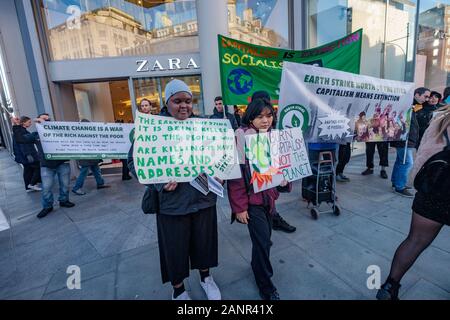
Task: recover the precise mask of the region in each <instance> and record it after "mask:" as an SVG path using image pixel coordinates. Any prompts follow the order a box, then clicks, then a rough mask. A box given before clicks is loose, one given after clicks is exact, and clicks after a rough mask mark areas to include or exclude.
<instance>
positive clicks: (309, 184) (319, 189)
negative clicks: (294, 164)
mask: <svg viewBox="0 0 450 320" xmlns="http://www.w3.org/2000/svg"><path fill="white" fill-rule="evenodd" d="M310 160H311V159H310ZM311 169H312V173H313V174H312V176H309V177H307V178H304V179H303V181H302V196H303V199H305V200H306V201H307V202H308V208H309V207H310V205H311V204H312V208H311V216H312V218H313V219H314V220H317V219H318V218H319V215H320V214H322V213H333V214H334V215H336V216H339V215H340V214H341V210H340V209H339V207H338V206H337V205H336V170H335V168H334V161H333V153H332V152H331V151H322V152H319V153H318V159H317V161H314V160H313V161H312V163H311ZM322 202H326V203H327V204H328V205H329V206H330V205H331V206H330V207H329V208H327V209H326V210H320V206H321V203H322Z"/></svg>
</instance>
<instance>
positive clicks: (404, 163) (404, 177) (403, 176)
mask: <svg viewBox="0 0 450 320" xmlns="http://www.w3.org/2000/svg"><path fill="white" fill-rule="evenodd" d="M430 94H431V91H430V90H429V89H428V88H423V87H421V88H417V89H416V90H415V91H414V101H413V105H412V108H413V112H411V125H410V128H409V134H408V140H407V141H394V142H391V147H394V148H396V149H397V158H396V159H395V164H394V169H393V170H392V177H391V182H392V189H393V190H394V192H395V193H397V194H398V195H401V196H403V197H407V198H413V197H414V194H412V193H411V192H410V191H409V189H411V188H410V187H408V186H407V185H406V183H407V182H408V176H409V172H410V171H411V169H412V167H413V164H414V160H413V150H414V149H415V148H417V147H418V145H419V123H418V122H417V116H416V114H417V112H419V111H420V110H422V109H423V104H425V103H426V102H427V101H428V100H429V99H430Z"/></svg>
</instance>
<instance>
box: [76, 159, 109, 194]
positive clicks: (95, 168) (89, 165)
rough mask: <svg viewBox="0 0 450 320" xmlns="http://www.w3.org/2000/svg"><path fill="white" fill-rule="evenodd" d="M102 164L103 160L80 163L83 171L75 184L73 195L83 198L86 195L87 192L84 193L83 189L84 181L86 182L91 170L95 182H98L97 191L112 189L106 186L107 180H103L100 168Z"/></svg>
mask: <svg viewBox="0 0 450 320" xmlns="http://www.w3.org/2000/svg"><path fill="white" fill-rule="evenodd" d="M100 162H101V160H80V161H78V164H79V166H80V167H81V169H80V174H79V176H78V178H77V181H76V182H75V186H74V187H73V188H72V192H73V193H75V194H77V195H79V196H83V195H85V194H86V192H85V191H83V190H82V189H81V188H82V187H83V184H84V180H86V177H87V175H88V173H89V170H91V172H92V174H93V175H94V178H95V181H96V182H97V189H104V188H109V187H110V186H108V185H105V180H103V177H102V173H101V171H100V167H99V163H100Z"/></svg>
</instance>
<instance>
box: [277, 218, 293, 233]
mask: <svg viewBox="0 0 450 320" xmlns="http://www.w3.org/2000/svg"><path fill="white" fill-rule="evenodd" d="M272 229H273V230H280V231H284V232H287V233H292V232H295V230H297V228H296V227H294V226H291V225H290V224H289V223H287V222H286V220H284V219H283V218H282V217H281V216H280V215H276V216H273V219H272Z"/></svg>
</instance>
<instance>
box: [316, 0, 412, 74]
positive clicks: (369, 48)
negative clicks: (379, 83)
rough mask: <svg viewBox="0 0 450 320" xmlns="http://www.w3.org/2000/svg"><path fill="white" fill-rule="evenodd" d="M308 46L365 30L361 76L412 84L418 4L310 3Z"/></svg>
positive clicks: (378, 0) (386, 0)
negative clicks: (405, 81)
mask: <svg viewBox="0 0 450 320" xmlns="http://www.w3.org/2000/svg"><path fill="white" fill-rule="evenodd" d="M308 4H309V7H308V45H309V47H315V46H320V45H322V44H325V43H327V42H330V41H333V40H336V39H338V38H340V37H343V36H345V35H346V34H348V33H351V32H354V31H356V30H358V29H360V28H362V29H363V44H362V55H361V74H365V75H369V76H374V77H380V78H386V79H392V80H407V81H413V80H414V76H413V69H414V67H413V60H414V31H415V27H414V26H415V17H416V11H417V6H416V1H402V0H398V1H394V0H332V1H329V0H309V2H308Z"/></svg>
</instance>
